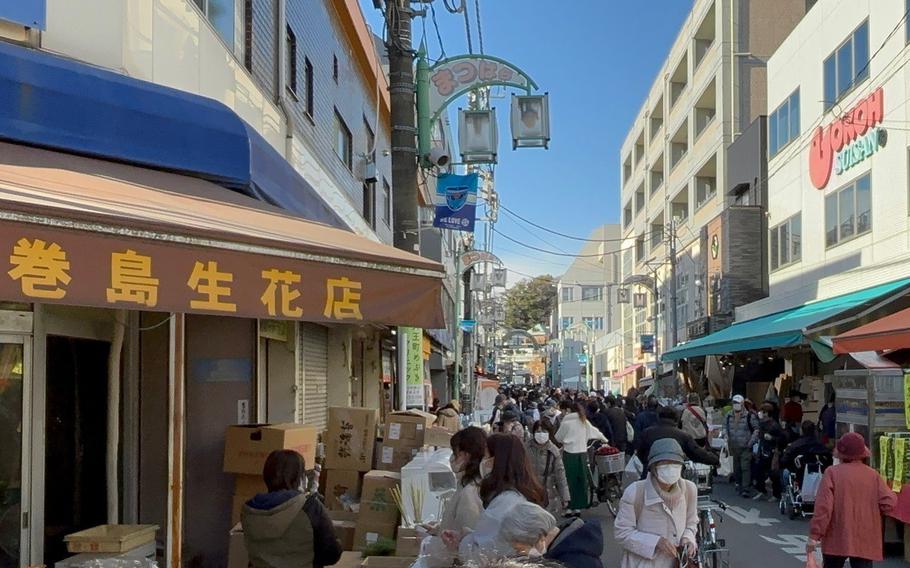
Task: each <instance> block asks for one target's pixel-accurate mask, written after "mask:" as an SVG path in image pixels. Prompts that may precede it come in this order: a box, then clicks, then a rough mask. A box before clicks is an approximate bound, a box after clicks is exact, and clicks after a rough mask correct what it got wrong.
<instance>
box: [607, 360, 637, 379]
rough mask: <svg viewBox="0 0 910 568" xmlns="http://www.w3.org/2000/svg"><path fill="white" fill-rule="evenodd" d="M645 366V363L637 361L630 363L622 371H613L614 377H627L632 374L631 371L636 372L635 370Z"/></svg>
mask: <svg viewBox="0 0 910 568" xmlns="http://www.w3.org/2000/svg"><path fill="white" fill-rule="evenodd" d="M643 366H644V365H643V364H642V363H635V364H634V365H629V366H628V367H626V368H625V369H623V370H622V371H619V372H616V373H613V378H614V379H620V378H622V377H625V376H626V375H628V374H630V373H634V372H635V371H637V370H639V369H640V368H642V367H643Z"/></svg>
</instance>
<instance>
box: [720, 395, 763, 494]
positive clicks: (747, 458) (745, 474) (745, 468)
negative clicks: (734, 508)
mask: <svg viewBox="0 0 910 568" xmlns="http://www.w3.org/2000/svg"><path fill="white" fill-rule="evenodd" d="M744 402H745V401H744V399H743V396H742V395H739V394H738V395H736V396H734V397H733V410H731V411H730V412H729V413H728V414H727V416H726V417H724V430H725V431H726V434H727V446H728V449H729V450H730V457H732V458H733V479H734V480H735V482H736V491H737V493H739V494H740V495H742V496H744V497H745V496H751V492H750V491H749V487H750V486H751V484H752V444H753V441H754V440H753V438H754V437H755V432H756V431H757V430H758V418H756V416H755V415H754V414H752V413H751V412H749V411H748V410H747V409H746V408H745V405H744Z"/></svg>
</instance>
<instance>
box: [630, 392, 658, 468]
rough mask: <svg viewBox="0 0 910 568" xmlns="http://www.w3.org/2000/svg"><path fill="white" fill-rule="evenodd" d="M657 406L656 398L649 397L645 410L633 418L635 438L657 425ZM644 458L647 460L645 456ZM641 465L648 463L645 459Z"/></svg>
mask: <svg viewBox="0 0 910 568" xmlns="http://www.w3.org/2000/svg"><path fill="white" fill-rule="evenodd" d="M657 406H658V405H657V397H656V396H654V395H651V396H649V397H648V402H647V404H646V406H645V408H644V409H643V410H641V412H639V413H638V416H636V417H635V436H640V435H641V433H642V432H644V431H645V430H647V429H648V428H650V427H651V426H654V425H655V424H657V420H658V417H657ZM645 457H646V458H647V454H645ZM641 463H648V460H647V459H645V461H643V462H641Z"/></svg>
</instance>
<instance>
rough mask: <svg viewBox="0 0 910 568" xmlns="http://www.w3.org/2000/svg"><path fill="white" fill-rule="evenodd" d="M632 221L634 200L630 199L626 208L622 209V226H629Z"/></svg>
mask: <svg viewBox="0 0 910 568" xmlns="http://www.w3.org/2000/svg"><path fill="white" fill-rule="evenodd" d="M631 223H632V201H631V200H630V201H629V202H628V203H626V206H625V208H623V211H622V226H623V228H626V227H628V226H629V225H630V224H631Z"/></svg>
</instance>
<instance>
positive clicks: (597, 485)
mask: <svg viewBox="0 0 910 568" xmlns="http://www.w3.org/2000/svg"><path fill="white" fill-rule="evenodd" d="M609 447H610V446H605V445H599V444H598V443H597V442H595V443H592V444H589V446H588V477H589V491H590V495H589V496H590V499H591V506H595V505H597V504H599V503H604V504H606V506H607V509H608V510H609V511H610V514H611V515H613V516H614V517H616V515H617V513H618V512H619V501H620V499H622V474H623V471H624V470H625V467H626V460H625V454H623V453H621V452H619V453H611V454H605V453H603V454H602V453H600V452H601V451H603V448H609Z"/></svg>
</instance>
